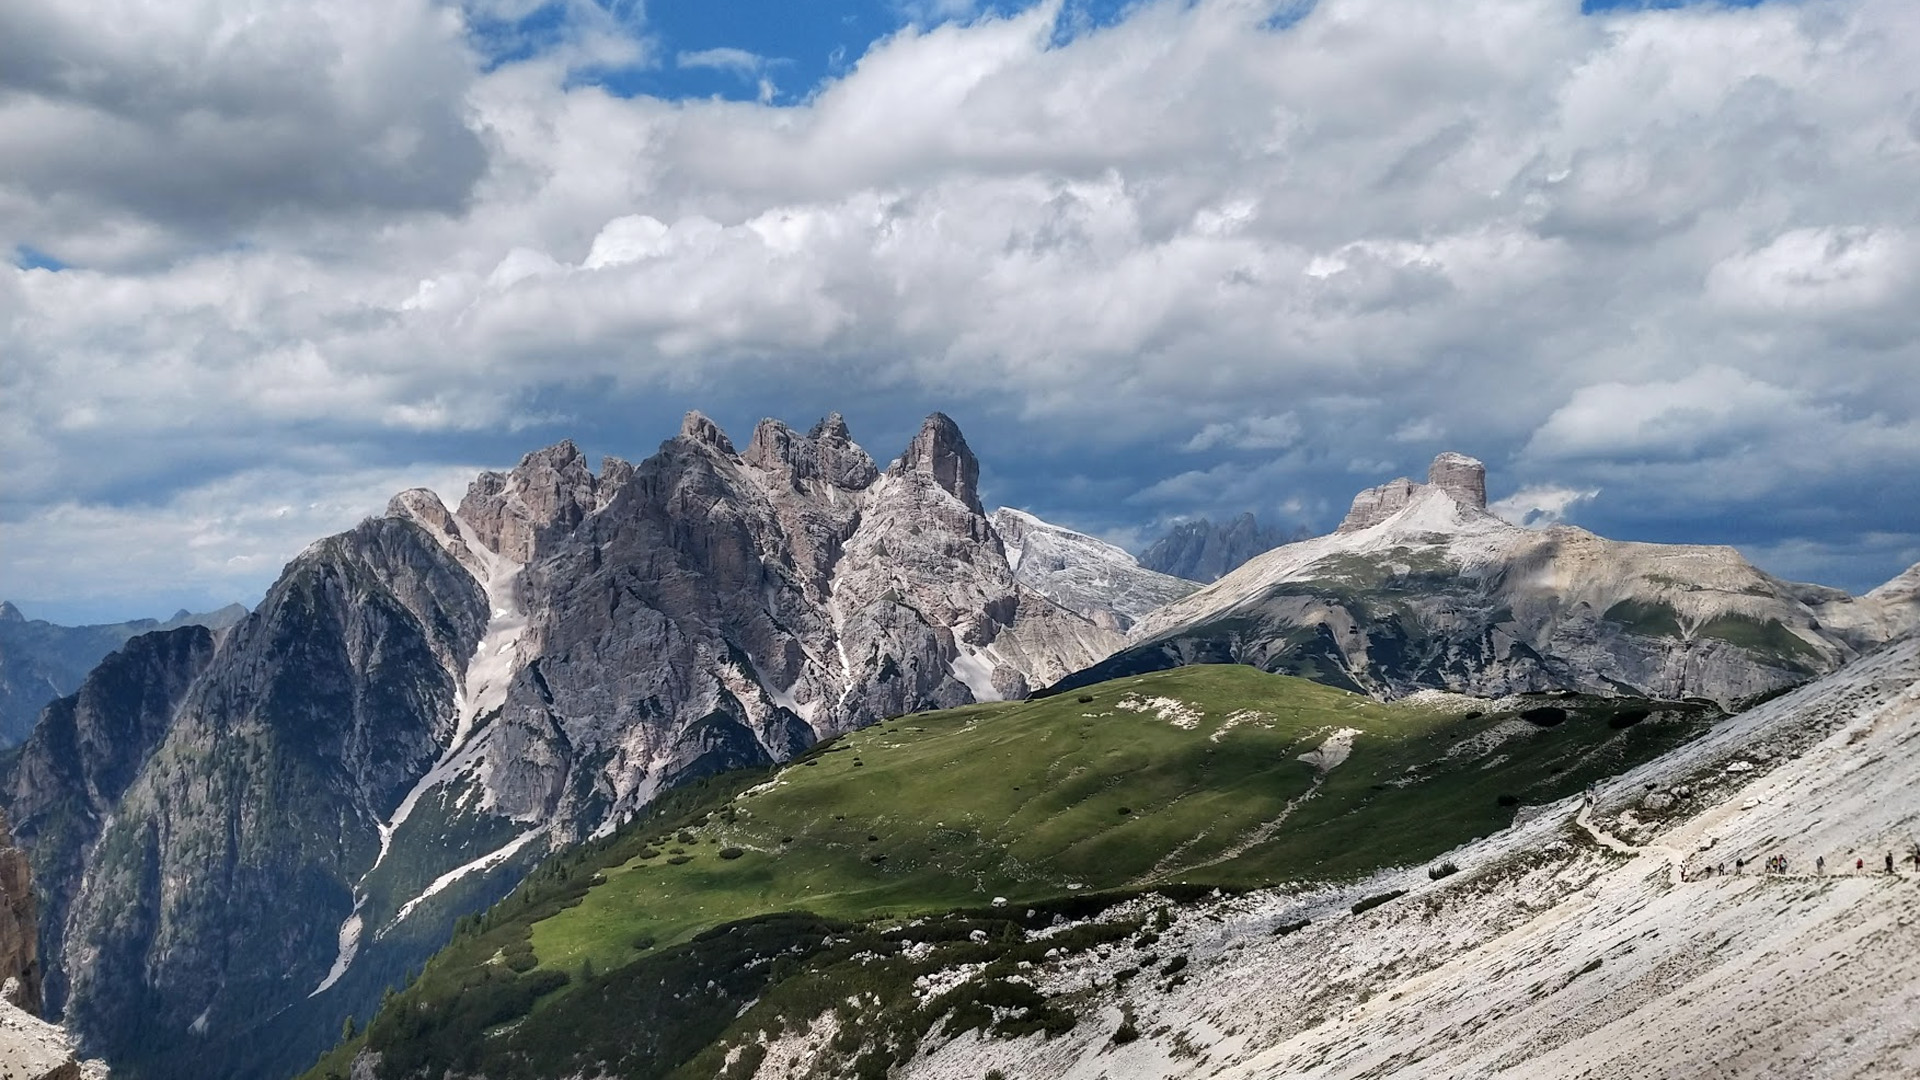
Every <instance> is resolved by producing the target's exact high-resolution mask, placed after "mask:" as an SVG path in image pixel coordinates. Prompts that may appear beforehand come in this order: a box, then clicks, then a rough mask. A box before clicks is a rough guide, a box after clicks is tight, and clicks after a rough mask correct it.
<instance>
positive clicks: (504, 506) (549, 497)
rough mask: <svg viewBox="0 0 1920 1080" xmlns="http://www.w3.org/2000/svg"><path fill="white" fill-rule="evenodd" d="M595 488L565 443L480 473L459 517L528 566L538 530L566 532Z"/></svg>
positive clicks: (575, 450)
mask: <svg viewBox="0 0 1920 1080" xmlns="http://www.w3.org/2000/svg"><path fill="white" fill-rule="evenodd" d="M714 430H715V431H718V430H719V429H718V428H715V429H714ZM722 438H723V439H724V438H725V437H724V436H722ZM594 487H595V482H594V478H593V472H592V471H591V470H590V469H588V468H587V459H586V456H585V455H584V454H582V453H581V452H580V448H579V447H577V446H575V445H574V444H573V441H572V440H571V439H566V440H562V441H561V442H558V443H555V444H554V445H552V446H549V447H547V448H546V449H544V450H535V451H534V452H533V453H531V454H528V455H527V456H526V457H523V458H521V459H520V464H518V465H516V466H514V467H513V469H512V471H510V472H506V473H498V472H483V473H481V474H480V475H479V476H478V477H476V478H475V479H474V481H473V483H472V484H471V485H469V486H468V487H467V494H466V497H465V498H463V499H461V500H460V510H459V514H460V517H461V519H462V520H464V521H466V523H467V524H468V525H471V526H472V527H473V531H474V533H475V534H476V535H478V536H479V537H480V540H481V542H482V543H484V544H486V545H487V546H488V547H489V548H492V549H493V550H494V551H497V552H499V553H500V554H501V555H504V556H506V557H507V558H509V559H512V560H514V561H515V562H527V561H528V560H530V559H532V558H533V553H534V546H535V540H536V539H537V537H538V535H539V534H540V533H541V532H542V531H545V530H550V529H555V528H560V529H570V528H572V527H573V526H575V525H577V524H579V523H580V519H581V518H583V517H585V516H586V515H587V513H588V512H590V511H591V510H592V509H593V508H594V506H595V505H596V499H595V495H594ZM436 501H437V500H436ZM390 509H391V508H390ZM428 509H429V510H430V509H431V508H430V507H429V508H428Z"/></svg>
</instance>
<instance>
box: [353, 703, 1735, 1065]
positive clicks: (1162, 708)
mask: <svg viewBox="0 0 1920 1080" xmlns="http://www.w3.org/2000/svg"><path fill="white" fill-rule="evenodd" d="M1081 698H1090V699H1091V700H1086V701H1082V700H1080V699H1081ZM1525 707H1557V708H1560V709H1563V710H1565V712H1566V713H1567V714H1568V716H1567V718H1566V719H1564V721H1562V722H1557V723H1556V722H1553V721H1554V720H1555V719H1556V718H1555V717H1554V716H1551V715H1548V716H1542V717H1536V719H1539V720H1543V721H1545V722H1546V725H1545V726H1543V725H1542V724H1540V723H1531V722H1528V721H1526V720H1523V719H1520V718H1518V714H1519V713H1520V712H1521V711H1522V709H1523V708H1525ZM1479 708H1480V709H1481V710H1484V709H1486V708H1487V707H1486V706H1484V705H1482V706H1480V707H1479ZM1636 712H1639V713H1644V712H1645V710H1644V708H1643V707H1641V706H1639V705H1638V704H1637V703H1632V702H1621V701H1596V700H1592V699H1558V700H1554V701H1548V700H1547V699H1544V698H1542V699H1535V700H1530V701H1528V702H1525V703H1523V705H1522V706H1519V707H1516V708H1513V709H1510V710H1508V711H1506V712H1504V713H1495V714H1490V715H1482V714H1481V713H1480V712H1479V711H1476V710H1475V709H1473V708H1470V707H1467V706H1465V705H1461V706H1457V707H1452V708H1432V707H1421V706H1417V705H1409V704H1393V705H1383V704H1380V703H1378V702H1375V701H1373V700H1371V699H1368V698H1365V697H1361V696H1359V695H1354V694H1349V693H1346V692H1343V691H1340V690H1336V689H1332V688H1329V687H1326V686H1323V685H1320V684H1317V683H1312V682H1307V681H1305V680H1301V679H1294V678H1288V677H1285V676H1277V675H1268V674H1265V673H1262V672H1260V671H1258V670H1256V669H1253V668H1250V667H1244V666H1238V665H1220V666H1199V667H1187V668H1179V669H1175V670H1172V671H1165V672H1157V673H1153V674H1148V675H1142V676H1136V677H1132V678H1126V679H1119V680H1115V681H1113V682H1110V683H1105V684H1101V685H1100V686H1097V687H1092V688H1088V689H1086V690H1083V691H1081V692H1079V693H1076V694H1064V695H1060V696H1057V697H1051V698H1046V699H1041V700H1036V701H1030V702H1018V703H1004V704H995V705H976V706H969V707H966V708H961V709H954V710H948V711H945V712H940V713H930V714H920V715H915V716H908V717H902V718H899V719H896V720H893V721H889V722H887V723H885V724H881V725H876V726H875V727H872V728H868V729H866V730H863V731H860V732H856V733H854V734H851V735H848V736H846V737H845V738H842V739H840V740H838V741H837V742H835V743H834V744H832V745H828V746H823V747H820V748H816V750H814V751H813V752H811V753H810V754H808V755H806V756H805V757H803V758H801V759H799V760H797V761H795V762H792V763H789V764H788V765H786V766H784V767H782V768H780V769H779V770H778V771H776V772H772V773H762V774H757V775H754V776H750V777H741V776H734V777H722V778H716V780H715V781H713V782H710V783H709V784H707V785H705V787H704V788H703V789H701V790H698V791H692V792H680V793H675V795H674V796H673V797H672V798H670V799H669V800H668V804H667V805H665V806H663V807H662V808H661V809H660V810H659V811H657V812H656V813H655V814H654V815H652V816H650V817H649V818H647V819H644V820H642V821H639V822H636V823H634V824H633V825H631V826H629V827H628V828H627V829H625V830H622V832H621V833H620V834H617V835H616V836H615V837H613V838H610V839H609V840H607V841H603V842H600V843H597V844H595V845H591V846H590V847H589V848H587V849H585V850H583V851H581V852H578V853H576V854H574V855H572V856H568V857H563V858H562V859H561V860H559V861H558V862H556V863H553V864H550V865H549V867H548V868H547V869H546V870H544V871H543V872H542V873H540V874H538V875H536V877H535V878H534V879H531V880H530V881H529V882H528V883H527V884H526V885H524V886H523V887H522V889H521V890H520V891H519V894H518V895H516V896H515V897H510V898H509V899H508V900H507V901H506V902H505V903H503V904H502V905H501V906H500V907H497V908H495V909H494V911H493V912H491V913H489V915H488V916H487V917H486V918H485V919H484V920H482V921H481V923H479V924H478V925H473V926H469V927H468V928H467V931H466V933H465V934H464V935H463V937H462V938H461V939H459V940H456V942H455V944H454V946H453V947H451V948H450V949H449V950H448V951H447V952H445V953H443V954H442V955H441V957H439V958H438V959H436V960H435V961H434V963H433V964H431V965H429V967H428V969H427V972H426V974H425V976H424V977H423V978H422V979H421V980H420V982H419V983H418V984H417V985H416V987H415V988H413V989H411V990H409V991H408V992H407V993H406V994H404V995H402V996H401V998H402V1005H403V1006H410V1007H411V1008H412V1009H413V1010H414V1012H413V1018H412V1019H410V1020H409V1021H408V1023H409V1024H410V1025H411V1026H410V1027H409V1028H407V1030H404V1031H403V1030H402V1029H401V1028H400V1027H398V1026H395V1025H394V1024H393V1022H392V1021H391V1020H390V1019H388V1018H387V1016H386V1014H384V1013H383V1018H382V1019H377V1020H376V1021H375V1023H374V1038H373V1042H374V1044H375V1045H377V1046H381V1045H383V1046H385V1047H386V1048H387V1049H388V1050H389V1051H392V1050H393V1049H394V1048H395V1047H396V1046H398V1044H399V1043H400V1042H404V1041H405V1040H407V1039H414V1040H416V1041H418V1040H419V1039H424V1038H429V1037H431V1038H435V1039H444V1040H446V1042H447V1045H449V1046H463V1045H468V1044H474V1037H477V1036H478V1034H479V1032H480V1031H481V1030H485V1029H486V1028H488V1027H492V1026H495V1025H498V1024H500V1023H501V1022H503V1021H509V1020H512V1019H513V1018H514V1017H517V1016H518V1015H520V1013H522V1012H524V1011H525V1010H527V1009H528V1008H529V1006H531V1005H532V1001H533V999H534V998H536V997H540V996H541V995H545V996H544V999H543V1000H542V1001H541V1002H540V1005H539V1006H538V1007H537V1008H536V1010H535V1012H534V1014H533V1016H532V1017H530V1018H529V1019H527V1020H525V1021H524V1022H523V1023H522V1026H521V1027H520V1028H519V1029H517V1031H516V1032H515V1033H514V1035H513V1038H512V1039H511V1040H509V1041H511V1042H515V1043H517V1044H519V1045H522V1046H525V1045H528V1044H529V1040H532V1041H533V1042H538V1040H539V1036H538V1029H539V1025H540V1024H541V1023H542V1022H543V1017H548V1018H549V1019H548V1020H547V1021H545V1022H549V1023H554V1024H559V1023H562V1022H565V1023H567V1024H568V1025H569V1026H572V1024H573V1023H574V1022H573V1021H563V1019H562V1018H565V1017H567V1016H569V1015H571V1013H572V1012H575V1011H578V1010H575V1009H572V1008H571V1007H570V1006H567V1005H566V1004H565V1003H566V1002H567V1001H568V1000H569V999H571V998H573V997H578V996H581V991H582V990H583V989H585V988H586V987H600V988H601V990H604V988H605V986H606V985H607V982H608V978H609V977H610V974H612V973H618V972H622V971H628V970H629V969H631V970H642V969H644V970H647V971H652V970H653V969H654V968H655V967H656V966H659V965H661V964H665V963H668V960H667V959H666V958H668V957H673V956H680V955H683V954H684V950H687V949H694V950H695V951H698V950H699V949H702V948H710V947H711V946H710V945H702V944H701V942H703V941H709V940H711V939H710V934H711V932H713V931H714V930H715V928H717V927H721V926H724V925H726V924H731V923H735V922H737V921H740V920H747V919H753V918H756V917H760V916H765V915H768V914H770V913H776V912H788V911H805V912H809V913H811V915H812V916H818V917H823V918H827V919H830V920H836V921H838V922H841V923H844V924H847V925H857V924H862V923H866V922H868V921H870V920H875V919H888V918H898V917H904V916H909V915H919V914H926V913H935V912H946V911H953V910H956V909H965V908H972V909H983V908H988V907H989V905H990V903H991V901H992V899H993V898H995V897H1006V898H1008V899H1009V900H1010V901H1012V902H1013V903H1012V905H1010V907H1014V906H1018V907H1025V906H1027V905H1030V904H1035V903H1040V902H1042V901H1044V900H1046V899H1047V898H1063V897H1076V896H1078V897H1084V896H1088V895H1090V894H1095V893H1106V892H1114V891H1120V890H1135V889H1141V888H1147V887H1154V886H1167V885H1186V886H1189V887H1210V886H1223V887H1228V888H1239V887H1251V886H1257V885H1264V884H1271V883H1276V882H1281V881H1288V880H1303V881H1304V880H1329V879H1342V878H1351V877H1357V876H1360V875H1363V874H1365V873H1367V872H1370V871H1372V870H1374V869H1377V868H1380V867H1384V866H1391V865H1404V864H1410V863H1418V862H1421V861H1424V860H1427V859H1430V858H1432V857H1433V856H1436V855H1438V854H1440V853H1441V852H1443V851H1446V850H1448V849H1449V848H1452V847H1454V846H1455V845H1457V844H1459V843H1461V842H1463V841H1466V840H1468V839H1471V838H1473V837H1475V836H1479V835H1485V834H1487V833H1489V832H1492V831H1494V830H1496V829H1499V828H1501V827H1503V826H1504V825H1506V824H1507V822H1508V821H1509V819H1510V818H1511V816H1512V813H1513V805H1514V804H1515V803H1516V802H1527V803H1537V802H1544V801H1547V800H1551V799H1555V798H1559V797H1561V796H1564V795H1568V794H1572V793H1574V792H1577V791H1578V790H1579V789H1580V788H1581V787H1582V786H1583V785H1584V784H1585V783H1586V781H1587V780H1589V779H1592V778H1595V777H1599V776H1604V775H1611V774H1613V773H1616V772H1618V771H1620V770H1621V769H1623V768H1626V767H1628V766H1630V765H1631V764H1633V763H1635V762H1638V761H1642V760H1645V759H1647V758H1650V757H1652V756H1655V755H1657V754H1659V753H1661V752H1663V751H1665V750H1666V749H1669V748H1671V747H1672V746H1674V745H1677V744H1678V743H1680V742H1682V741H1684V740H1686V739H1688V738H1690V737H1692V736H1693V735H1694V734H1697V733H1698V732H1699V731H1701V730H1703V729H1704V727H1705V726H1706V725H1707V724H1708V723H1709V722H1711V719H1712V718H1713V717H1712V715H1711V714H1709V713H1706V712H1704V711H1701V710H1700V709H1698V708H1696V707H1664V708H1661V709H1658V710H1655V711H1653V712H1652V713H1651V715H1646V716H1645V717H1644V718H1643V719H1642V718H1638V717H1637V716H1636ZM1340 731H1347V732H1351V733H1352V736H1351V753H1350V756H1348V757H1347V758H1346V759H1345V760H1344V761H1342V762H1340V763H1339V764H1338V765H1336V766H1335V767H1333V768H1331V769H1330V770H1321V769H1318V768H1316V767H1315V765H1314V764H1313V763H1311V762H1308V761H1302V760H1301V759H1300V758H1301V755H1303V754H1308V753H1309V752H1312V751H1314V750H1316V748H1318V747H1320V746H1321V745H1322V744H1323V743H1324V742H1325V741H1326V740H1327V739H1328V737H1329V736H1331V735H1333V734H1334V733H1336V732H1340ZM1182 891H1184V890H1182ZM703 934H707V935H709V937H705V938H703V937H701V935H703ZM676 950H681V951H680V952H676ZM675 962H676V963H677V962H678V961H675ZM669 966H670V965H669ZM663 970H664V969H663ZM583 973H592V974H591V975H588V976H587V977H585V978H582V974H583ZM564 978H571V979H572V980H573V982H574V985H573V986H570V987H568V988H566V989H563V990H560V991H559V992H553V991H554V990H555V988H556V987H559V986H560V980H561V979H564ZM649 978H651V976H650V977H649ZM536 980H537V981H536ZM630 981H631V980H630ZM595 992H600V991H595ZM754 992H755V993H756V994H758V993H759V991H758V990H756V991H754ZM483 999H484V1001H483ZM476 1003H480V1004H484V1005H485V1007H484V1008H480V1007H478V1006H477V1005H476ZM433 1010H442V1011H443V1012H445V1013H446V1014H447V1015H452V1014H453V1013H455V1012H459V1011H460V1010H466V1012H465V1013H463V1014H462V1015H465V1016H466V1019H465V1020H463V1021H461V1022H460V1023H459V1024H455V1025H453V1027H455V1028H461V1027H465V1028H470V1029H472V1030H470V1031H468V1032H467V1034H466V1035H464V1036H460V1037H459V1038H455V1037H453V1036H451V1035H449V1034H448V1030H449V1029H447V1028H445V1026H444V1025H442V1026H440V1027H435V1026H434V1025H432V1024H426V1025H425V1026H423V1022H422V1021H420V1020H419V1016H420V1015H422V1014H430V1013H432V1012H433ZM393 1011H394V1010H388V1012H393ZM383 1020H386V1022H387V1027H386V1028H385V1029H383V1027H382V1023H383ZM428 1028H433V1030H432V1031H428V1030H427V1029H428ZM423 1032H425V1034H423ZM389 1059H390V1060H392V1061H396V1062H397V1061H401V1060H420V1061H422V1062H423V1063H424V1062H428V1061H432V1060H435V1059H434V1056H433V1055H426V1056H425V1057H418V1056H417V1055H416V1056H415V1057H409V1056H408V1055H407V1054H406V1053H400V1054H397V1055H396V1054H394V1053H391V1052H390V1053H389ZM339 1061H340V1059H337V1058H336V1059H335V1063H336V1066H337V1064H338V1062H339ZM657 1064H661V1065H663V1066H671V1065H672V1064H674V1063H673V1062H661V1063H657ZM636 1070H637V1071H632V1072H630V1073H629V1074H630V1075H664V1068H663V1069H662V1070H661V1071H660V1072H657V1073H656V1072H648V1071H646V1070H645V1069H639V1068H638V1067H636ZM428 1071H429V1073H431V1069H429V1070H428ZM320 1075H324V1073H321V1074H320Z"/></svg>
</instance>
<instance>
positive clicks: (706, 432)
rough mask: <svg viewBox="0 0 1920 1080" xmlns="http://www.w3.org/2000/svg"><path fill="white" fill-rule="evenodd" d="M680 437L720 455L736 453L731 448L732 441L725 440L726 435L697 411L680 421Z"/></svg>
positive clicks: (691, 412) (703, 414)
mask: <svg viewBox="0 0 1920 1080" xmlns="http://www.w3.org/2000/svg"><path fill="white" fill-rule="evenodd" d="M680 437H681V438H683V439H690V440H692V441H693V442H697V443H699V444H701V445H702V446H711V447H713V448H714V449H715V450H718V451H720V452H721V453H725V454H732V453H735V452H736V451H735V450H734V448H733V440H732V439H729V438H727V433H726V432H724V431H721V430H720V425H719V424H716V423H714V422H713V421H712V420H710V419H708V418H707V414H706V413H703V412H701V411H700V410H699V409H693V410H690V411H689V412H688V413H687V415H686V416H685V417H684V418H683V419H682V420H681V421H680Z"/></svg>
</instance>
